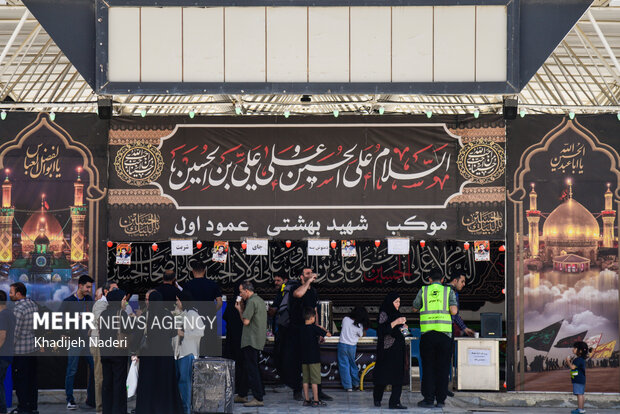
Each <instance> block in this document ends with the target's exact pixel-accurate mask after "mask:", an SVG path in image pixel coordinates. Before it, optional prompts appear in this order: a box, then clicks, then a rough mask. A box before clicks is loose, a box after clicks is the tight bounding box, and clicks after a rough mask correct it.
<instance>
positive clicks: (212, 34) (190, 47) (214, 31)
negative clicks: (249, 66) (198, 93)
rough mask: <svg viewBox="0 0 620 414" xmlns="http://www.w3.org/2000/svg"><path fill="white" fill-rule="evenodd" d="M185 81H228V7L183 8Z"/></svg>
mask: <svg viewBox="0 0 620 414" xmlns="http://www.w3.org/2000/svg"><path fill="white" fill-rule="evenodd" d="M183 81H184V82H224V9H223V8H222V7H214V8H193V7H192V8H184V9H183Z"/></svg>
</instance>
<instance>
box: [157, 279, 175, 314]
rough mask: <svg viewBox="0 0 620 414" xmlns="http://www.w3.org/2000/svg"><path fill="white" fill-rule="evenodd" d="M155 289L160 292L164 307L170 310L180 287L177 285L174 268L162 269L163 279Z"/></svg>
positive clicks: (172, 308)
mask: <svg viewBox="0 0 620 414" xmlns="http://www.w3.org/2000/svg"><path fill="white" fill-rule="evenodd" d="M155 290H156V291H158V292H159V293H160V294H161V296H162V298H163V302H164V304H163V305H164V308H165V309H167V310H168V311H169V312H172V311H173V310H174V305H175V304H176V302H177V296H178V295H179V292H181V289H179V288H178V287H177V275H176V273H175V272H174V269H166V270H164V281H163V283H162V284H161V285H159V286H157V287H156V288H155Z"/></svg>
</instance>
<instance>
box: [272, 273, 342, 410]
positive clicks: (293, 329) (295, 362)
mask: <svg viewBox="0 0 620 414" xmlns="http://www.w3.org/2000/svg"><path fill="white" fill-rule="evenodd" d="M316 278H317V274H316V273H313V272H312V268H310V267H304V268H303V269H302V273H301V276H300V277H299V282H291V283H290V284H291V287H290V289H291V292H292V295H291V297H290V299H289V300H290V303H289V318H290V326H289V330H288V332H287V338H286V341H285V343H283V344H282V353H283V355H282V359H283V365H284V366H285V367H286V373H285V380H284V381H285V383H286V385H288V386H289V387H291V388H292V389H293V398H295V400H297V401H302V400H303V395H302V392H301V391H302V383H301V358H300V355H301V354H300V350H301V343H300V332H301V328H302V327H303V326H304V325H305V318H304V309H306V308H312V309H314V310H315V313H316V308H317V306H318V303H319V295H318V293H317V291H316V289H315V288H314V287H313V286H311V285H312V283H313V282H314V281H316ZM315 319H316V320H318V318H315ZM319 398H320V399H321V400H324V401H331V400H333V398H332V397H330V396H329V395H327V394H325V393H323V392H322V390H321V389H320V388H319Z"/></svg>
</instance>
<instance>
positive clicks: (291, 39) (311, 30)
mask: <svg viewBox="0 0 620 414" xmlns="http://www.w3.org/2000/svg"><path fill="white" fill-rule="evenodd" d="M108 16H109V20H108V25H109V26H108V30H109V32H108V37H109V39H108V80H109V81H112V82H136V81H142V82H215V83H217V82H275V83H279V82H283V83H303V82H310V83H318V82H333V83H343V82H344V83H346V82H377V83H387V82H477V81H478V82H489V81H494V82H505V81H506V79H507V73H506V72H507V48H508V37H507V26H508V22H507V8H506V6H435V7H432V6H406V7H393V8H391V7H388V6H380V7H362V6H354V7H309V8H308V7H268V8H266V7H226V8H222V7H207V8H204V7H186V8H181V7H142V8H135V7H111V8H110V10H109V15H108Z"/></svg>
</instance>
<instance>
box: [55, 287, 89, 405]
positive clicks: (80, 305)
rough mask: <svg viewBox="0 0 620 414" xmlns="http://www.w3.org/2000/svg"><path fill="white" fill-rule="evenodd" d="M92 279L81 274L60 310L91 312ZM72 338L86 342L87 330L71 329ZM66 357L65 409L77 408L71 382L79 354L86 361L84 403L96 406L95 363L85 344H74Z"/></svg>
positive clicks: (80, 312) (72, 382)
mask: <svg viewBox="0 0 620 414" xmlns="http://www.w3.org/2000/svg"><path fill="white" fill-rule="evenodd" d="M93 282H94V280H93V279H92V278H91V277H90V276H88V275H82V276H80V278H79V279H78V287H77V290H76V292H75V293H74V294H73V295H71V296H69V297H67V298H65V300H63V302H62V305H61V307H60V310H61V312H68V313H71V314H75V313H78V314H83V313H88V312H92V304H93V298H92V297H91V296H90V293H91V292H92V288H93ZM72 337H73V339H82V340H83V341H84V344H87V343H88V331H87V330H86V329H75V330H72ZM68 353H69V355H68V357H67V373H66V376H65V393H66V394H67V409H68V410H76V409H77V408H78V406H77V404H76V403H75V399H74V398H73V384H74V381H75V374H76V373H77V369H78V362H79V360H80V356H82V355H84V356H85V357H86V362H87V363H88V369H89V370H88V386H87V390H86V395H87V396H86V405H87V406H89V407H92V408H96V402H95V373H94V371H95V363H94V361H93V357H92V355H91V354H90V349H89V348H88V347H86V346H75V347H71V348H70V349H69V350H68Z"/></svg>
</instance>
